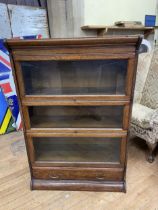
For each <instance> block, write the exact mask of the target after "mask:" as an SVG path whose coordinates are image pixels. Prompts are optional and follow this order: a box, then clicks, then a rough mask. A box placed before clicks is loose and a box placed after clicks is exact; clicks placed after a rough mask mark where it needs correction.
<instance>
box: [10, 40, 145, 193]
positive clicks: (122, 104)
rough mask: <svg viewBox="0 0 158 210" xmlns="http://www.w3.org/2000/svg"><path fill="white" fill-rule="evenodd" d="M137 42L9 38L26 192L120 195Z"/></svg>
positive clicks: (124, 170)
mask: <svg viewBox="0 0 158 210" xmlns="http://www.w3.org/2000/svg"><path fill="white" fill-rule="evenodd" d="M140 42H141V38H140V37H137V36H130V37H126V36H124V37H117V36H116V37H105V38H80V39H45V40H7V41H6V45H7V47H8V49H9V52H10V55H11V61H12V67H13V72H14V79H15V83H16V88H17V93H18V96H19V103H20V107H21V114H22V118H23V130H24V136H25V142H26V148H27V154H28V160H29V165H30V172H31V189H36V190H43V189H44V190H88V191H123V192H125V191H126V187H125V173H126V161H127V155H126V153H127V152H126V145H127V138H128V129H129V120H130V114H131V106H132V99H133V89H134V82H135V75H136V66H137V54H138V48H139V45H140Z"/></svg>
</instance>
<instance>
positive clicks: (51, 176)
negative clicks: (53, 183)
mask: <svg viewBox="0 0 158 210" xmlns="http://www.w3.org/2000/svg"><path fill="white" fill-rule="evenodd" d="M49 177H50V178H51V179H59V176H55V175H51V174H49Z"/></svg>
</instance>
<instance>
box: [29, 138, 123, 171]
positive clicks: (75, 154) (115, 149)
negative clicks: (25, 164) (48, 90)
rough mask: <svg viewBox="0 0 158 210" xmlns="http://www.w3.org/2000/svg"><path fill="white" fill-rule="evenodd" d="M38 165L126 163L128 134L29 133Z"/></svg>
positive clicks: (108, 164)
mask: <svg viewBox="0 0 158 210" xmlns="http://www.w3.org/2000/svg"><path fill="white" fill-rule="evenodd" d="M28 138H29V141H28V144H29V145H30V148H31V150H30V154H31V157H30V158H31V160H32V164H33V165H34V166H51V167H59V166H67V167H74V166H78V167H95V168H98V167H100V168H104V167H116V166H117V167H123V166H124V161H125V154H124V152H123V151H124V149H125V147H126V138H125V136H124V137H121V136H120V137H104V136H102V137H98V136H96V137H93V136H89V137H87V136H86V137H84V136H81V137H76V136H74V135H71V134H70V135H69V136H66V137H65V136H64V135H59V136H51V137H50V136H46V135H45V136H44V137H41V136H37V135H33V136H31V137H28Z"/></svg>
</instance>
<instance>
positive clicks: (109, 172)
mask: <svg viewBox="0 0 158 210" xmlns="http://www.w3.org/2000/svg"><path fill="white" fill-rule="evenodd" d="M32 172H33V177H34V178H36V179H52V180H97V181H102V180H107V181H116V180H117V181H121V180H123V169H122V168H105V169H99V168H95V169H94V168H66V167H62V168H58V167H54V168H48V167H33V169H32Z"/></svg>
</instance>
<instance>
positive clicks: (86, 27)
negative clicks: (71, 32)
mask: <svg viewBox="0 0 158 210" xmlns="http://www.w3.org/2000/svg"><path fill="white" fill-rule="evenodd" d="M81 29H82V30H102V29H115V30H142V31H147V30H153V29H154V27H140V26H139V27H119V26H105V25H84V26H81Z"/></svg>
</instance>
